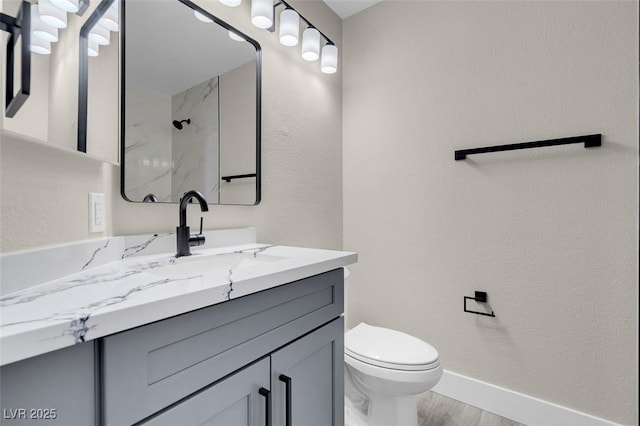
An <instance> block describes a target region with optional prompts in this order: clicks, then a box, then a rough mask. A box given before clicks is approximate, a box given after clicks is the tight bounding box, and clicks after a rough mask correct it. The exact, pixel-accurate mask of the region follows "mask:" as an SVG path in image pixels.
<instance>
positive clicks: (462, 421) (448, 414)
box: [418, 392, 524, 426]
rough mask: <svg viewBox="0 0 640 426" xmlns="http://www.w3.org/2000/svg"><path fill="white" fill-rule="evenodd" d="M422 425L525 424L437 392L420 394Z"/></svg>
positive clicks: (500, 425) (488, 425) (495, 425)
mask: <svg viewBox="0 0 640 426" xmlns="http://www.w3.org/2000/svg"><path fill="white" fill-rule="evenodd" d="M418 424H419V425H420V426H524V425H521V424H520V423H518V422H514V421H513V420H509V419H505V418H504V417H500V416H497V415H495V414H493V413H490V412H488V411H484V410H481V409H480V408H476V407H473V406H471V405H467V404H465V403H464V402H460V401H456V400H455V399H451V398H447V397H446V396H442V395H440V394H437V393H435V392H425V393H423V394H421V395H419V396H418Z"/></svg>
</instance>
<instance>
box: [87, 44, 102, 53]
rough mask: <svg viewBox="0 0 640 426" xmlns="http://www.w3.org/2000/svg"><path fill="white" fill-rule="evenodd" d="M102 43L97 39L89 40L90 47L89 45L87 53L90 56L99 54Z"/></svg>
mask: <svg viewBox="0 0 640 426" xmlns="http://www.w3.org/2000/svg"><path fill="white" fill-rule="evenodd" d="M99 50H100V45H99V44H98V43H96V42H95V41H91V40H89V47H87V54H88V55H89V56H98V52H99Z"/></svg>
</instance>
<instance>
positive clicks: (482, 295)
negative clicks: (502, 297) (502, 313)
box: [463, 291, 496, 317]
mask: <svg viewBox="0 0 640 426" xmlns="http://www.w3.org/2000/svg"><path fill="white" fill-rule="evenodd" d="M463 297H464V300H463V309H464V311H465V312H468V313H470V314H476V315H484V316H487V317H495V316H496V315H495V314H494V313H493V310H492V311H491V313H490V314H489V313H486V312H478V311H472V310H469V309H467V300H473V301H475V302H478V303H487V298H488V296H487V292H486V291H476V292H475V296H474V297H471V296H463Z"/></svg>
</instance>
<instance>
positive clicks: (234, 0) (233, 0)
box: [220, 0, 242, 7]
mask: <svg viewBox="0 0 640 426" xmlns="http://www.w3.org/2000/svg"><path fill="white" fill-rule="evenodd" d="M220 3H222V4H224V5H225V6H229V7H238V6H240V3H242V0H220Z"/></svg>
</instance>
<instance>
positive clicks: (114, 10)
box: [98, 1, 120, 32]
mask: <svg viewBox="0 0 640 426" xmlns="http://www.w3.org/2000/svg"><path fill="white" fill-rule="evenodd" d="M117 4H118V2H117V1H116V2H113V4H112V5H111V6H110V7H109V9H107V11H106V12H105V13H104V15H102V18H100V20H99V21H98V25H102V26H103V27H105V28H106V29H108V30H109V31H114V32H117V31H118V30H119V29H120V25H119V22H118V6H117Z"/></svg>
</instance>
